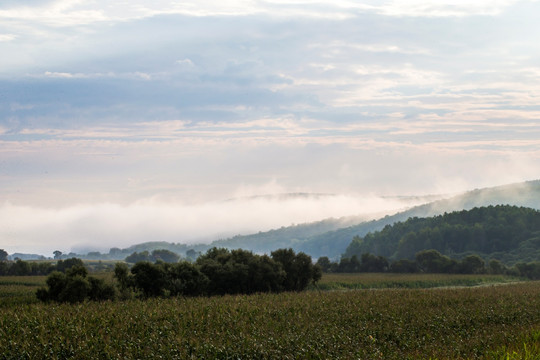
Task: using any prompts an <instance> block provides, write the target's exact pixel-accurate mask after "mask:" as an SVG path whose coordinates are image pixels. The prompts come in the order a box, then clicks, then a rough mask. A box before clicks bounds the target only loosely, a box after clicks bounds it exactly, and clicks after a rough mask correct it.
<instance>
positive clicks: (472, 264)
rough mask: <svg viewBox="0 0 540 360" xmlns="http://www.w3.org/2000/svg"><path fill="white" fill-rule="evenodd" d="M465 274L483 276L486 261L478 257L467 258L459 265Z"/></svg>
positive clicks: (470, 256)
mask: <svg viewBox="0 0 540 360" xmlns="http://www.w3.org/2000/svg"><path fill="white" fill-rule="evenodd" d="M458 268H459V270H460V272H461V273H463V274H482V273H484V272H485V268H484V260H482V258H481V257H480V256H478V255H469V256H467V257H465V258H464V259H463V260H461V262H460V263H459V265H458Z"/></svg>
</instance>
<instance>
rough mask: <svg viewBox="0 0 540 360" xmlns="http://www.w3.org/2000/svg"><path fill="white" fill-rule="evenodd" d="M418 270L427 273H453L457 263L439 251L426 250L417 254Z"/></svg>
mask: <svg viewBox="0 0 540 360" xmlns="http://www.w3.org/2000/svg"><path fill="white" fill-rule="evenodd" d="M415 257H416V264H417V265H418V268H419V269H420V270H421V271H423V272H426V273H452V272H454V271H455V266H456V264H457V262H456V261H455V260H451V259H450V258H449V257H448V256H444V255H442V254H441V253H440V252H438V251H437V250H433V249H432V250H424V251H420V252H418V253H416V256H415Z"/></svg>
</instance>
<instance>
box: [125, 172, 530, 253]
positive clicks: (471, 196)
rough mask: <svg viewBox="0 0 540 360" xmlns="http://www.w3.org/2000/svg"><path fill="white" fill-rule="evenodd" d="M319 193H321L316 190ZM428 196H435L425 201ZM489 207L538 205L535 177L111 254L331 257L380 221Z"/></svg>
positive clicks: (387, 222) (388, 222)
mask: <svg viewBox="0 0 540 360" xmlns="http://www.w3.org/2000/svg"><path fill="white" fill-rule="evenodd" d="M296 196H298V194H296ZM302 196H306V195H302ZM320 196H325V195H324V194H321V195H320ZM433 197H435V196H432V197H428V198H427V199H432V198H433ZM422 199H426V198H422ZM489 205H516V206H524V207H530V208H533V209H540V180H535V181H528V182H523V183H516V184H510V185H504V186H497V187H492V188H485V189H475V190H472V191H468V192H465V193H463V194H459V195H457V196H452V197H449V198H446V199H439V200H436V201H431V202H428V203H426V204H424V205H420V206H414V207H412V208H410V209H407V210H405V211H401V212H398V213H396V214H393V215H386V216H380V217H378V218H377V219H376V220H369V221H366V218H368V216H367V215H362V216H349V217H343V218H330V219H325V220H322V221H316V222H311V223H306V224H298V225H292V226H286V227H281V228H279V229H274V230H270V231H264V232H259V233H255V234H250V235H237V236H233V237H230V238H226V239H219V240H215V241H213V242H211V243H209V244H192V245H186V244H174V243H167V242H149V243H144V244H138V245H134V246H131V247H129V248H127V249H122V250H121V252H119V251H120V249H117V250H116V251H117V253H118V254H117V255H122V256H123V255H124V254H130V253H132V252H133V251H144V250H148V251H152V250H154V249H157V248H165V249H169V250H171V251H175V252H178V253H180V254H182V255H184V254H185V251H187V250H188V249H193V250H195V251H205V250H206V249H208V248H210V247H213V246H217V247H225V248H228V249H236V248H242V249H247V250H251V251H254V252H257V253H269V252H271V251H273V250H276V249H278V248H289V247H290V248H293V249H294V250H295V251H303V252H305V253H307V254H309V255H311V256H313V257H320V256H328V257H330V258H334V259H337V258H339V257H340V256H341V255H342V254H343V253H344V252H345V250H346V249H347V246H348V245H349V244H350V243H351V241H352V239H353V238H354V237H355V236H364V235H366V234H367V233H369V232H373V231H377V230H381V229H382V228H384V227H385V226H386V225H391V224H393V223H395V222H398V221H405V220H407V219H408V218H410V217H429V216H434V215H440V214H443V213H445V212H452V211H458V210H468V209H472V208H474V207H481V206H489Z"/></svg>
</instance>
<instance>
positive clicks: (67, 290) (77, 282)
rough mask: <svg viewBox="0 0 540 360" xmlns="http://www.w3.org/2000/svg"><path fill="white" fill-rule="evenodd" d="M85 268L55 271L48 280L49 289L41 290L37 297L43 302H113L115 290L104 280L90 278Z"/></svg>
mask: <svg viewBox="0 0 540 360" xmlns="http://www.w3.org/2000/svg"><path fill="white" fill-rule="evenodd" d="M87 275H88V271H87V270H86V268H85V267H84V266H74V267H71V268H70V269H68V270H66V272H65V273H62V272H60V271H53V272H52V273H51V274H50V275H49V276H48V277H47V280H46V284H47V286H48V289H46V288H40V289H38V290H37V291H36V297H37V298H38V299H39V300H41V301H57V302H70V303H76V302H82V301H84V300H87V299H89V300H112V299H114V298H115V295H116V294H115V290H114V287H113V286H112V285H109V284H106V283H105V282H104V281H103V280H102V279H97V278H94V277H89V276H87Z"/></svg>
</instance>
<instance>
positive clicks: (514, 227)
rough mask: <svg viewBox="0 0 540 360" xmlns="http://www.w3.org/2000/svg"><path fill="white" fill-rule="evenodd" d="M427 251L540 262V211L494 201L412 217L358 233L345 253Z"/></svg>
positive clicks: (405, 255)
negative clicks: (362, 234) (491, 203)
mask: <svg viewBox="0 0 540 360" xmlns="http://www.w3.org/2000/svg"><path fill="white" fill-rule="evenodd" d="M426 249H435V250H437V251H439V252H440V253H442V254H444V255H449V256H452V257H460V256H464V255H466V254H471V253H474V254H478V255H480V256H483V257H485V258H493V259H498V260H501V261H503V262H505V263H508V264H512V263H515V262H517V261H526V262H529V261H540V211H538V210H535V209H531V208H525V207H517V206H509V205H498V206H488V207H480V208H473V209H471V210H462V211H456V212H452V213H445V214H443V215H439V216H435V217H429V218H417V217H414V218H410V219H408V220H407V221H405V222H397V223H395V224H393V225H387V226H385V227H384V228H383V229H382V230H381V231H376V232H372V233H369V234H367V235H365V236H363V237H360V236H356V237H355V238H354V239H353V240H352V242H351V243H350V244H349V246H348V248H347V250H346V252H345V254H344V257H352V256H353V255H356V256H358V257H360V256H361V254H363V253H372V254H375V255H382V256H385V257H388V258H391V259H405V258H409V259H412V258H414V254H415V253H417V252H419V251H421V250H426Z"/></svg>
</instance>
